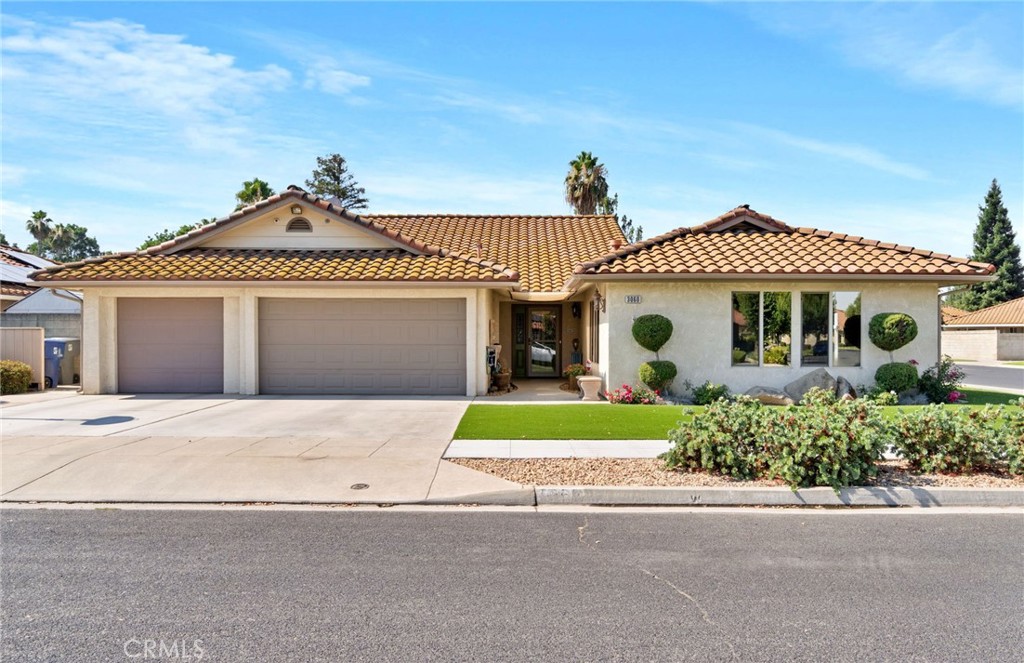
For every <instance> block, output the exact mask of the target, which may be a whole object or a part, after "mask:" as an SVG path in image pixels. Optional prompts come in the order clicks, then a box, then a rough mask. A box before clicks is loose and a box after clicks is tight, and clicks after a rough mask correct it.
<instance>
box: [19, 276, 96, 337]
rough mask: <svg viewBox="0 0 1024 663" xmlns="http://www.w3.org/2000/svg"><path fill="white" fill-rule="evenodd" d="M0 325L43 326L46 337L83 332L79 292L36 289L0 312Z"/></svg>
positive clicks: (66, 335) (73, 334)
mask: <svg viewBox="0 0 1024 663" xmlns="http://www.w3.org/2000/svg"><path fill="white" fill-rule="evenodd" d="M0 327H42V328H43V329H44V330H45V334H46V338H51V337H66V338H79V337H81V335H82V295H81V294H80V293H77V292H72V291H71V290H62V289H52V288H38V289H36V290H34V291H33V292H32V293H31V294H30V295H28V296H27V297H25V298H24V299H21V300H20V301H17V302H15V303H14V304H12V305H11V306H9V307H7V308H6V309H5V310H4V312H3V313H0Z"/></svg>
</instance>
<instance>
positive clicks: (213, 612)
mask: <svg viewBox="0 0 1024 663" xmlns="http://www.w3.org/2000/svg"><path fill="white" fill-rule="evenodd" d="M0 517H2V532H0V534H2V537H3V560H2V561H3V565H2V585H3V587H2V588H3V624H4V628H3V634H2V638H3V639H2V650H0V658H2V659H3V660H4V661H5V663H6V662H14V661H44V660H52V661H58V660H60V661H72V660H79V661H85V660H89V661H132V660H136V661H141V660H153V659H154V658H157V657H156V656H155V655H156V654H160V653H164V654H167V655H166V656H161V657H160V658H162V659H163V660H190V661H196V660H206V661H425V660H436V661H449V660H465V661H468V660H472V661H578V660H587V661H597V660H619V661H682V660H700V661H723V660H724V661H730V660H739V661H794V660H795V661H826V660H828V661H831V660H837V661H879V660H890V661H892V660H897V661H902V660H928V661H987V662H994V661H1019V660H1020V654H1021V651H1024V633H1022V620H1024V595H1022V589H1021V588H1022V587H1024V564H1021V553H1022V547H1024V543H1022V542H1024V514H1022V513H1021V512H1020V511H1019V510H1018V511H1016V512H1012V513H1008V512H1002V513H969V514H955V513H946V514H942V513H939V512H936V511H931V512H927V513H921V512H919V511H909V510H887V511H884V512H866V511H862V510H861V511H852V512H851V511H843V512H838V511H822V510H819V511H784V510H774V509H764V510H757V511H753V510H750V511H746V512H722V511H714V510H711V509H708V510H706V511H697V512H685V513H664V512H662V513H651V512H644V513H621V512H619V513H617V512H614V511H610V510H607V511H597V512H595V511H591V512H588V513H583V512H578V513H539V514H538V513H531V512H513V513H501V512H494V511H482V510H472V509H465V510H458V509H450V510H447V511H441V512H416V513H413V512H408V511H406V512H398V511H388V510H386V509H385V510H374V511H370V510H349V509H339V510H330V511H325V510H320V511H215V510H210V511H141V510H117V509H103V510H78V511H75V510H43V509H35V510H22V509H5V510H4V511H3V513H2V514H0ZM148 646H151V649H150V650H148V651H150V652H151V653H152V654H154V656H148V657H147V656H144V654H146V653H147V650H146V647H148ZM161 647H162V648H163V649H161ZM172 653H173V654H175V655H174V656H171V654H172ZM185 654H187V655H188V656H191V658H187V657H186V656H185Z"/></svg>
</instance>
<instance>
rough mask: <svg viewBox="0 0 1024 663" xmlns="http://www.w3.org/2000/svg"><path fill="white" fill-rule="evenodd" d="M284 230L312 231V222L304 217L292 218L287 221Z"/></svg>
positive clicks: (292, 231)
mask: <svg viewBox="0 0 1024 663" xmlns="http://www.w3.org/2000/svg"><path fill="white" fill-rule="evenodd" d="M285 232H290V233H311V232H313V224H312V223H310V222H309V221H307V220H306V219H292V220H291V221H289V222H288V227H287V228H285Z"/></svg>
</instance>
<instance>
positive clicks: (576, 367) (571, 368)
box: [562, 364, 590, 378]
mask: <svg viewBox="0 0 1024 663" xmlns="http://www.w3.org/2000/svg"><path fill="white" fill-rule="evenodd" d="M588 373H590V369H588V368H587V367H586V366H585V365H583V364H569V365H568V366H566V367H565V371H563V372H562V375H564V376H565V377H567V378H570V377H572V376H576V377H579V376H581V375H587V374H588Z"/></svg>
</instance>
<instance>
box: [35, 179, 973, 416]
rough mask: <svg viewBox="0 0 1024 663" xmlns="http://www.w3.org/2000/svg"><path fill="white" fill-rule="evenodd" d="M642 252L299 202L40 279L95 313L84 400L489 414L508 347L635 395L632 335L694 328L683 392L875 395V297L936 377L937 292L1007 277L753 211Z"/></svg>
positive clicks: (602, 241)
mask: <svg viewBox="0 0 1024 663" xmlns="http://www.w3.org/2000/svg"><path fill="white" fill-rule="evenodd" d="M623 244H624V237H623V235H622V231H621V230H620V229H619V227H618V225H617V224H616V222H615V219H614V217H611V216H460V215H365V216H357V215H355V214H352V213H350V212H347V211H345V210H342V209H340V208H338V207H336V206H334V205H332V204H331V203H329V202H328V201H326V200H323V199H321V198H319V197H317V196H314V195H311V194H308V193H306V192H304V191H302V190H301V189H298V188H296V187H289V188H288V190H287V191H285V192H283V193H281V194H278V195H275V196H272V197H271V198H269V199H268V200H265V201H262V202H260V203H258V204H256V205H254V206H252V207H248V208H246V209H243V210H240V211H238V212H235V213H234V214H232V215H231V216H229V217H227V218H224V219H220V220H218V221H216V222H215V223H213V224H210V225H208V226H204V227H203V228H200V229H198V230H195V231H192V232H190V233H189V234H187V235H184V236H182V237H179V238H176V239H174V240H172V241H170V242H167V243H164V244H161V245H159V246H155V247H151V248H150V249H147V250H146V251H142V252H138V253H134V252H133V253H123V254H118V255H113V256H104V257H101V258H92V259H89V260H85V261H82V262H79V263H74V264H69V265H64V266H61V267H54V268H50V269H46V270H43V271H40V272H37V273H35V274H34V279H35V283H36V284H38V285H46V286H49V287H62V288H74V289H76V290H81V291H82V292H83V293H84V295H85V301H84V331H83V386H84V391H85V392H86V393H113V392H118V391H122V392H134V391H139V392H145V391H165V392H202V391H206V392H224V393H243V394H254V393H264V394H289V393H291V394H294V393H363V394H464V395H469V396H472V395H478V394H483V393H485V392H486V391H487V388H488V384H489V375H488V366H487V362H486V356H487V353H486V349H487V346H493V345H500V346H501V350H500V355H501V358H502V361H503V363H504V364H505V365H506V366H509V367H510V368H511V370H512V371H513V375H514V376H517V377H549V376H550V377H560V376H561V373H562V370H563V369H564V367H565V366H566V365H567V364H568V363H570V362H572V361H580V360H584V359H590V360H593V361H595V362H597V368H596V370H597V371H598V372H599V373H600V374H602V375H603V376H605V378H606V386H608V385H611V386H617V385H618V384H621V383H624V382H628V383H635V382H636V371H637V367H638V366H639V364H640V363H641V362H643V361H646V360H648V359H652V358H653V357H652V356H651V353H647V352H646V351H643V350H641V349H640V348H639V346H637V344H636V342H635V341H634V340H633V338H632V334H631V326H632V321H633V319H634V318H635V317H636V316H638V315H640V314H643V313H662V314H664V315H666V316H668V317H669V318H670V319H671V320H672V321H673V323H674V324H675V333H674V335H673V336H672V338H671V339H670V341H669V342H668V344H667V345H666V346H665V348H664V349H663V350H662V352H661V355H662V358H665V359H671V360H672V361H675V362H676V364H677V365H678V366H679V369H680V376H679V378H678V379H679V381H680V382H682V380H684V379H689V380H691V381H703V380H705V379H712V380H715V381H719V382H725V383H727V384H729V386H730V387H733V388H734V389H745V388H747V387H749V386H753V385H755V384H765V385H781V384H785V383H786V382H788V381H790V380H791V379H792V378H793V377H795V376H798V375H801V374H803V373H805V372H806V371H808V370H810V367H820V366H829V367H834V368H830V370H833V371H834V372H835V373H836V374H842V375H845V376H846V377H847V378H848V379H850V381H851V382H853V383H854V384H861V383H869V382H871V381H872V379H873V375H874V371H875V369H876V368H877V366H878V365H880V364H881V363H884V362H886V361H888V355H887V353H884V352H882V351H881V350H877V349H875V348H871V347H869V345H868V344H867V342H866V340H865V341H864V342H863V343H862V346H863V348H862V349H861V348H856V347H852V346H850V345H849V343H848V342H840V341H841V338H840V336H839V333H838V332H839V329H838V328H839V326H840V325H839V324H838V321H839V319H840V316H839V315H838V312H840V311H843V310H845V309H846V308H847V307H848V306H850V305H851V304H852V303H853V302H854V300H855V298H856V296H857V295H858V294H859V295H861V309H862V311H863V314H864V320H865V321H866V320H867V319H868V318H869V317H870V316H871V315H872V314H874V313H876V312H883V311H903V312H907V313H910V314H911V315H913V316H914V317H915V318H916V319H917V321H918V325H919V327H920V332H919V335H918V338H917V339H916V340H915V341H914V342H913V343H911V344H910V345H909V346H908V347H907V348H905V349H903V350H901V351H899V352H898V353H897V359H904V358H906V359H910V358H916V359H918V360H919V361H921V362H922V363H924V362H931V361H934V360H935V359H936V358H937V357H938V340H939V324H938V321H939V312H938V306H939V299H938V288H939V286H948V285H955V284H960V283H972V282H977V281H985V280H989V279H990V278H991V277H990V274H991V273H992V272H993V268H992V267H991V266H990V265H985V264H980V263H973V262H968V261H966V260H961V259H957V258H951V257H949V256H945V255H939V254H933V253H930V252H927V251H921V250H917V249H912V248H910V247H903V246H896V245H892V244H880V243H878V242H871V241H868V240H862V239H861V238H854V237H847V236H845V235H838V234H833V233H828V232H825V231H815V230H807V229H793V228H790V227H789V226H786V225H785V224H782V223H780V222H778V221H775V220H773V219H771V218H770V217H767V216H764V215H761V214H758V213H757V212H754V211H752V210H749V209H746V208H737V209H735V210H732V211H731V212H729V213H728V214H726V215H724V216H722V217H720V218H719V219H716V220H715V221H712V222H709V223H707V224H704V225H702V226H698V227H696V228H689V229H688V228H683V229H680V230H677V231H674V232H672V233H668V234H666V235H662V236H660V237H657V238H654V239H652V240H646V241H644V242H641V243H639V244H635V245H631V246H623ZM762 293H764V294H762ZM768 293H771V294H770V295H769V294H768ZM765 295H767V296H765ZM783 309H785V310H784V311H783ZM766 311H767V313H769V315H767V316H766V315H765V313H766ZM787 315H788V316H789V317H788V319H787V318H786V316H787ZM762 321H766V322H764V324H762ZM847 327H848V328H849V327H850V324H849V323H847ZM860 328H861V330H863V329H865V328H866V322H861V323H860ZM762 330H763V331H762ZM863 336H864V337H865V338H866V332H864V333H863ZM766 339H767V341H768V342H769V343H770V345H771V346H773V347H769V348H765V340H766ZM789 339H803V342H802V343H800V344H799V345H800V347H798V348H792V347H790V352H789V353H788V354H787V352H786V351H785V350H783V351H782V352H781V355H783V356H785V358H786V360H787V361H788V362H789V365H788V366H779V365H768V361H767V360H768V359H772V360H775V359H776V355H779V354H780V352H779V351H778V348H777V347H774V346H778V345H780V344H786V343H790V340H789ZM808 339H810V341H813V342H809V341H808ZM830 339H831V340H830ZM805 346H806V347H805ZM766 349H768V350H770V351H771V352H768V353H766V352H765V350H766ZM734 364H735V365H734Z"/></svg>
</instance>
